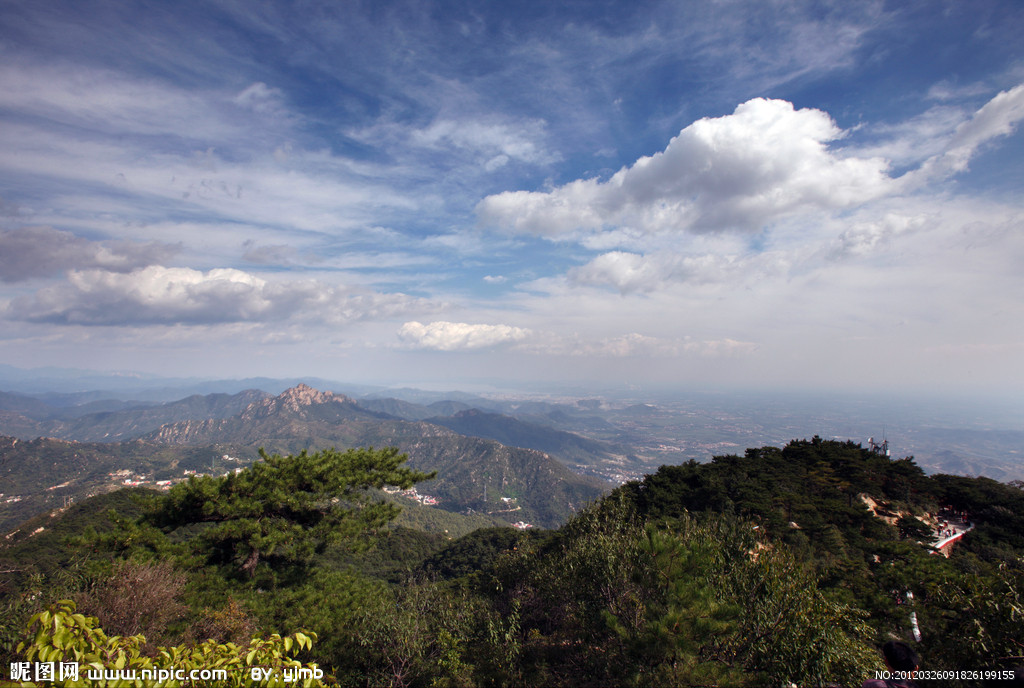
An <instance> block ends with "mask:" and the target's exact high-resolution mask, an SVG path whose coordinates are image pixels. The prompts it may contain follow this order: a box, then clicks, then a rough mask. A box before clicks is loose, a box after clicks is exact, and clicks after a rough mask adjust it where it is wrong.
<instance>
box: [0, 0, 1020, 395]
mask: <svg viewBox="0 0 1024 688" xmlns="http://www.w3.org/2000/svg"><path fill="white" fill-rule="evenodd" d="M58 5H60V7H49V8H45V9H44V8H42V7H39V6H37V5H34V4H31V3H9V4H8V5H5V6H4V8H3V9H0V28H2V29H3V31H4V35H5V36H8V37H10V38H9V40H7V41H6V42H5V43H4V44H3V45H2V46H0V55H2V57H3V58H4V59H3V60H2V61H0V64H2V65H3V66H2V67H0V87H2V88H0V118H2V121H3V127H0V146H2V148H0V150H2V155H0V319H2V321H3V325H4V327H3V335H2V336H0V354H2V355H3V357H4V360H5V361H6V362H9V363H12V364H15V365H21V366H25V367H31V366H36V365H72V366H75V367H86V368H88V367H98V368H107V369H109V368H118V369H123V368H132V369H138V370H144V371H160V372H174V373H175V374H188V375H211V374H214V375H240V376H244V375H301V374H315V375H318V376H320V377H339V378H346V377H349V378H351V379H353V381H366V382H382V383H392V382H404V383H410V384H414V383H416V382H430V381H433V382H437V381H451V383H452V384H462V383H463V382H462V381H465V380H469V381H471V380H473V379H478V378H482V377H488V378H490V379H505V380H507V381H508V382H509V383H510V384H512V383H519V382H523V381H535V382H536V381H543V380H551V381H553V382H573V383H581V384H622V383H629V384H647V383H650V384H675V385H686V384H694V383H697V384H702V385H714V384H718V383H720V384H730V385H735V384H751V385H759V386H772V385H794V384H796V385H801V384H808V385H822V386H828V387H838V386H844V385H853V386H864V385H870V384H875V383H874V382H872V381H871V380H872V379H873V378H875V377H879V376H880V377H882V378H883V379H885V380H886V381H887V384H895V385H900V386H905V387H911V388H921V389H925V388H927V389H933V388H937V387H943V386H944V385H948V386H950V387H951V388H957V389H967V388H970V389H977V388H982V389H986V388H989V387H992V388H1005V389H1009V388H1015V387H1017V386H1019V384H1020V383H1024V366H1022V361H1024V326H1022V324H1021V323H1024V293H1022V292H1024V289H1022V283H1021V278H1020V277H1019V273H1020V265H1021V264H1022V263H1024V226H1022V224H1021V220H1022V215H1024V213H1022V203H1021V198H1020V194H1019V189H1020V187H1021V184H1022V183H1024V161H1022V160H1024V156H1022V155H1020V152H1021V150H1022V148H1024V134H1022V132H1021V127H1020V122H1021V120H1022V119H1024V55H1022V52H1024V50H1022V49H1021V48H1018V47H1016V46H1017V43H1018V41H1015V40H1013V36H1015V35H1016V32H1017V31H1019V29H1020V28H1024V12H1021V11H1020V9H1019V8H1017V7H1016V6H1015V4H1014V3H1013V2H1010V1H1009V0H1006V1H999V0H994V1H993V2H991V3H989V4H987V5H986V7H985V9H984V11H979V12H968V11H967V10H966V9H964V8H951V9H948V11H941V10H940V9H939V8H936V7H934V6H933V4H932V3H925V2H921V3H915V4H910V5H908V6H907V7H905V8H903V9H902V10H900V11H891V10H889V9H887V8H886V7H885V5H884V4H882V3H858V4H857V6H855V7H839V6H833V5H830V4H826V3H821V4H817V3H815V4H813V6H810V5H807V4H806V3H795V2H788V1H785V0H777V1H773V2H770V3H760V2H753V1H750V2H746V1H745V0H733V1H730V2H728V3H722V4H715V5H706V6H705V5H701V4H692V6H690V5H688V6H685V7H680V6H679V5H678V3H670V2H652V3H645V4H643V5H642V6H639V7H637V6H635V5H632V4H627V3H621V4H612V5H607V6H603V7H602V10H601V12H600V13H597V12H581V11H578V10H576V9H573V8H569V7H562V6H554V5H549V6H544V7H540V6H538V7H535V8H531V9H527V8H526V7H511V6H509V7H491V6H488V7H486V8H485V7H479V6H476V5H465V6H462V5H461V4H458V3H436V4H435V3H414V2H385V3H380V4H379V5H376V6H375V7H374V8H373V9H372V10H371V9H363V8H359V7H356V6H344V7H342V6H337V5H334V4H331V3H313V6H312V7H311V8H309V9H310V10H311V11H309V12H302V13H299V12H294V11H291V9H290V7H289V5H288V4H287V3H283V2H271V3H266V4H262V5H260V6H254V5H251V4H247V3H236V2H231V1H230V0H223V1H218V2H212V3H194V4H193V3H191V2H183V3H180V4H176V5H175V6H174V7H169V8H167V9H166V10H165V11H162V12H160V13H159V14H158V13H155V12H153V11H152V10H150V9H147V8H146V7H144V6H143V5H142V4H141V3H133V2H128V3H113V2H111V3H105V2H104V3H99V5H98V7H97V8H94V9H95V10H96V11H93V12H86V11H85V9H84V8H81V7H79V6H78V5H75V4H74V3H60V2H58ZM939 46H941V49H940V47H939ZM353 376H355V377H353ZM356 378H358V380H357V379H356Z"/></svg>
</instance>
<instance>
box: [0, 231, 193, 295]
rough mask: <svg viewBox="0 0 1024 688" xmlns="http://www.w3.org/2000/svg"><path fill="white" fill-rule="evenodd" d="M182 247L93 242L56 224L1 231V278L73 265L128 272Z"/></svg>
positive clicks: (30, 275)
mask: <svg viewBox="0 0 1024 688" xmlns="http://www.w3.org/2000/svg"><path fill="white" fill-rule="evenodd" d="M180 250H181V246H180V245H170V244H164V243H161V242H158V241H151V242H148V243H145V244H143V243H137V242H130V241H107V242H103V241H90V240H88V239H83V238H81V237H77V236H75V235H74V234H72V233H71V232H63V231H60V230H57V229H54V228H53V227H22V228H20V229H13V230H0V281H2V282H20V281H23V280H28V279H32V278H35V277H49V276H51V275H54V274H57V273H60V272H63V271H64V270H70V269H73V268H103V269H105V270H111V271H120V272H128V271H130V270H134V269H136V268H139V267H143V266H145V265H149V264H151V263H156V262H159V261H162V260H165V259H167V258H169V257H170V256H172V255H174V254H175V253H178V252H179V251H180Z"/></svg>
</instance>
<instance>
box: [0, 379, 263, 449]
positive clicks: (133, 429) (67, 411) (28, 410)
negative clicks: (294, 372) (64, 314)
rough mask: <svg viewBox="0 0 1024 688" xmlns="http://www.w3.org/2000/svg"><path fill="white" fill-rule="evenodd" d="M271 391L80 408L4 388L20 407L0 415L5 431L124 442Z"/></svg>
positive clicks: (225, 412) (232, 411)
mask: <svg viewBox="0 0 1024 688" xmlns="http://www.w3.org/2000/svg"><path fill="white" fill-rule="evenodd" d="M267 396H269V395H267V393H266V392H262V391H259V390H246V391H243V392H239V393H237V394H230V395H229V394H220V393H218V394H209V395H205V396H201V395H197V394H196V395H192V396H189V397H186V398H184V399H180V400H178V401H175V402H168V403H165V404H156V405H154V404H149V403H138V402H136V403H131V402H127V403H126V402H117V401H114V400H109V401H105V402H91V403H87V404H85V405H84V407H85V408H86V409H89V408H95V407H96V406H101V405H102V406H108V407H109V406H117V405H120V406H122V408H120V409H118V410H105V411H100V412H91V413H81V410H82V407H63V406H53V405H51V404H47V403H45V402H43V401H40V400H38V399H35V398H32V397H27V396H24V395H18V394H6V393H4V394H2V396H0V402H2V403H3V406H4V407H5V408H7V409H17V411H13V410H12V411H8V412H6V413H2V414H0V434H5V435H11V436H15V437H21V438H22V439H31V438H35V437H55V438H60V439H66V440H73V441H77V442H119V441H124V440H129V439H134V438H137V437H140V436H142V435H144V434H145V433H148V432H151V431H153V430H155V429H157V428H159V427H160V426H162V425H165V424H167V423H173V422H176V421H183V420H193V419H204V420H205V419H211V418H214V419H218V418H226V417H230V416H234V415H236V414H238V413H240V412H241V411H243V410H244V409H246V408H248V407H249V406H250V405H251V404H252V403H254V402H256V401H259V400H261V399H264V398H266V397H267ZM19 401H23V402H24V406H22V407H20V408H19V407H17V404H18V402H19Z"/></svg>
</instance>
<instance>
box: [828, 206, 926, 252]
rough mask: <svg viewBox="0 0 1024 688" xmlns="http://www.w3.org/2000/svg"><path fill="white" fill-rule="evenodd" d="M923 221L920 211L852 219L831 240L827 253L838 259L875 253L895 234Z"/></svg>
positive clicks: (917, 226)
mask: <svg viewBox="0 0 1024 688" xmlns="http://www.w3.org/2000/svg"><path fill="white" fill-rule="evenodd" d="M927 221H928V219H927V218H926V217H925V216H923V215H906V214H903V213H894V212H890V213H886V214H885V215H884V216H883V217H881V218H879V219H877V220H872V221H867V222H855V223H853V224H852V225H851V226H850V228H849V229H846V230H843V232H842V233H841V234H840V235H839V236H838V237H837V238H836V240H835V241H834V242H833V243H832V246H831V247H830V249H829V251H828V257H829V258H832V259H841V258H845V257H849V256H866V255H870V254H873V253H878V252H880V251H881V250H883V249H884V248H885V247H886V246H887V245H888V244H889V243H891V242H892V241H893V239H895V238H896V237H898V236H900V235H904V234H909V233H911V232H916V231H919V230H921V229H923V228H924V227H925V224H926V222H927Z"/></svg>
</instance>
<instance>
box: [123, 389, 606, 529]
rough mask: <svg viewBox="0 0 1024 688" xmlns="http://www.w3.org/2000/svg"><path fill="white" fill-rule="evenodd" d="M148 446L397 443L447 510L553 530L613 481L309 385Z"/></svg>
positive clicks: (190, 425)
mask: <svg viewBox="0 0 1024 688" xmlns="http://www.w3.org/2000/svg"><path fill="white" fill-rule="evenodd" d="M143 439H145V440H146V441H147V442H154V443H160V444H171V445H193V446H196V445H198V446H210V445H213V446H216V447H219V448H223V449H225V450H228V449H229V448H230V449H232V450H234V451H239V452H241V451H242V450H243V449H245V450H248V451H249V452H250V454H251V453H252V452H253V450H255V449H256V448H258V447H264V448H266V449H267V450H268V451H272V452H280V453H295V452H298V451H301V450H303V449H319V448H324V447H332V446H335V447H356V446H374V447H383V446H397V447H398V448H399V449H401V450H402V451H403V452H406V453H408V454H409V459H410V460H409V463H410V465H412V466H414V467H415V468H418V469H420V470H426V471H437V473H438V475H437V478H436V479H435V480H432V481H430V482H428V483H423V484H421V485H419V486H418V489H419V491H420V492H421V493H425V494H429V495H430V496H432V497H435V498H436V499H438V500H439V503H440V504H439V505H440V506H441V507H442V508H446V509H450V510H454V511H464V510H475V511H478V512H483V513H489V514H493V515H497V516H499V517H501V518H504V519H505V520H508V521H520V520H523V521H526V522H533V523H536V524H537V525H543V526H553V525H556V524H559V523H561V522H563V521H564V520H565V519H566V518H567V517H568V516H569V515H571V514H572V513H574V512H575V511H576V510H578V509H579V508H580V507H582V506H583V505H584V504H586V503H588V502H590V501H592V500H593V499H595V498H597V497H598V496H599V495H600V494H601V493H602V491H603V490H604V489H605V488H606V487H607V484H606V483H604V482H603V481H601V480H598V479H596V478H593V477H587V476H580V475H576V474H575V473H573V472H572V471H570V470H569V469H568V468H566V467H565V466H564V465H562V464H561V463H560V462H559V461H557V460H556V459H554V458H552V457H551V456H550V455H548V454H546V453H544V452H541V451H536V450H531V449H523V448H518V447H507V446H504V445H502V444H500V443H498V442H495V441H492V440H487V439H481V438H478V437H467V436H464V435H461V434H458V433H456V432H454V431H452V430H450V429H448V428H445V427H442V426H440V425H437V424H434V423H427V422H422V421H419V422H415V421H406V420H401V419H399V418H395V417H394V416H391V415H388V414H386V413H383V412H380V411H373V410H370V409H367V408H364V407H363V406H362V405H360V404H359V403H357V402H356V401H354V400H353V399H351V398H349V397H346V396H344V395H340V394H333V393H330V392H320V391H317V390H314V389H312V388H310V387H308V386H306V385H299V386H297V387H294V388H292V389H289V390H286V391H285V392H283V393H282V394H281V395H279V396H277V397H270V398H266V399H263V400H261V401H258V402H256V403H253V404H251V405H250V406H249V407H248V408H247V409H246V410H245V411H243V412H242V413H241V414H239V415H237V416H234V417H232V418H223V419H209V420H205V421H191V420H190V421H182V422H178V423H171V424H168V425H165V426H163V427H161V428H160V429H159V430H157V431H154V432H152V433H150V434H148V435H146V436H145V437H144V438H143Z"/></svg>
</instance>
